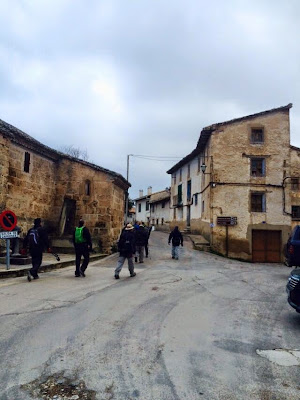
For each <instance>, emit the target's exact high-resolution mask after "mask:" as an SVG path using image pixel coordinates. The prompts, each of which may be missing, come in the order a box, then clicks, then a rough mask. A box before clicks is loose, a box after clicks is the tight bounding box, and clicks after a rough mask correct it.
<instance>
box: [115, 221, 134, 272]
mask: <svg viewBox="0 0 300 400" xmlns="http://www.w3.org/2000/svg"><path fill="white" fill-rule="evenodd" d="M135 250H136V249H135V234H134V227H133V226H132V225H131V224H127V225H126V227H125V229H124V230H123V232H122V233H121V236H120V239H119V241H118V251H119V252H120V255H119V259H118V265H117V268H116V269H115V279H119V278H120V276H119V274H120V272H121V270H122V267H123V265H124V262H125V260H126V258H127V260H128V270H129V273H130V276H131V277H134V276H136V273H135V272H134V264H133V254H134V253H135Z"/></svg>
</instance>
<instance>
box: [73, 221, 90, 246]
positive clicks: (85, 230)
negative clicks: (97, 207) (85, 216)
mask: <svg viewBox="0 0 300 400" xmlns="http://www.w3.org/2000/svg"><path fill="white" fill-rule="evenodd" d="M75 231H76V229H74V232H73V239H72V241H73V244H74V246H75V247H76V246H80V245H85V246H86V245H88V246H89V248H90V250H92V238H91V234H90V231H89V230H88V228H87V227H86V226H84V227H83V230H82V236H83V239H84V240H85V241H84V242H83V243H75Z"/></svg>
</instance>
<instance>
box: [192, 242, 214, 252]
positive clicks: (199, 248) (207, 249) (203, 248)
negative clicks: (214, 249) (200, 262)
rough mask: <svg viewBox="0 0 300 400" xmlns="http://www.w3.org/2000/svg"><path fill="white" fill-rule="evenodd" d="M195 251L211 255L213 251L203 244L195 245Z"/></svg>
mask: <svg viewBox="0 0 300 400" xmlns="http://www.w3.org/2000/svg"><path fill="white" fill-rule="evenodd" d="M194 249H195V250H198V251H206V252H208V253H210V251H211V248H210V245H207V244H201V245H199V244H194Z"/></svg>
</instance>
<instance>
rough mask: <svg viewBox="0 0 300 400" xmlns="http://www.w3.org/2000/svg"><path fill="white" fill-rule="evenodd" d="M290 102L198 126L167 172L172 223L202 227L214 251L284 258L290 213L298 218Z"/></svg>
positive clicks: (299, 168)
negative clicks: (192, 142)
mask: <svg viewBox="0 0 300 400" xmlns="http://www.w3.org/2000/svg"><path fill="white" fill-rule="evenodd" d="M291 107H292V105H291V104H288V105H287V106H284V107H279V108H276V109H272V110H267V111H263V112H260V113H257V114H253V115H249V116H246V117H242V118H237V119H234V120H231V121H227V122H222V123H217V124H213V125H210V126H208V127H206V128H204V129H202V131H201V134H200V138H199V140H198V143H197V146H196V148H195V149H194V150H193V151H192V152H191V153H190V154H189V155H187V156H186V157H185V158H183V159H182V160H181V161H180V162H178V163H177V164H176V165H175V166H173V167H172V168H171V169H170V170H169V171H168V173H169V174H172V182H171V183H172V185H171V201H172V203H171V208H172V211H173V212H171V218H170V219H171V225H172V226H174V225H175V224H176V225H179V226H180V228H181V229H186V230H188V231H191V232H193V233H199V234H202V235H203V236H204V237H205V238H206V239H207V240H209V242H210V246H211V248H212V250H213V251H215V252H217V253H220V254H224V255H228V256H229V257H234V258H239V259H244V260H249V261H254V262H256V261H257V262H259V261H260V262H280V261H282V260H283V253H282V249H283V245H284V244H285V242H286V240H287V238H288V235H289V233H290V231H291V226H292V212H293V213H294V216H296V214H297V215H298V216H299V217H300V215H299V214H298V213H299V206H300V201H299V200H300V199H299V172H300V158H299V152H300V149H298V148H295V147H294V146H291V145H290V121H289V110H290V108H291ZM291 183H292V184H293V185H294V186H293V188H294V191H291Z"/></svg>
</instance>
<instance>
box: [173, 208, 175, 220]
mask: <svg viewBox="0 0 300 400" xmlns="http://www.w3.org/2000/svg"><path fill="white" fill-rule="evenodd" d="M173 219H176V208H173Z"/></svg>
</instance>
